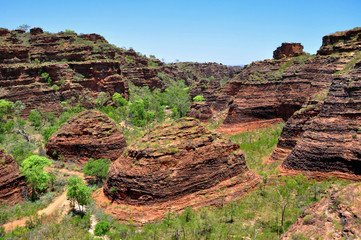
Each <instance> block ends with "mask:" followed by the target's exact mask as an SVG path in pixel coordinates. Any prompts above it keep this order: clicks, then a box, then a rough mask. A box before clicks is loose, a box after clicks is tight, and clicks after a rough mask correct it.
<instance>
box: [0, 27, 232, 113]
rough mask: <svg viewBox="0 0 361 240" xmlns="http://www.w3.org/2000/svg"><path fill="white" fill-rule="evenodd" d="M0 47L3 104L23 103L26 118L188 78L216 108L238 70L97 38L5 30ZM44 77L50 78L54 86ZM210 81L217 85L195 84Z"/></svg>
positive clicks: (195, 92) (0, 30) (0, 31)
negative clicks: (168, 60) (150, 54)
mask: <svg viewBox="0 0 361 240" xmlns="http://www.w3.org/2000/svg"><path fill="white" fill-rule="evenodd" d="M0 43H1V44H0V87H1V90H0V99H5V100H8V101H17V100H21V101H23V103H24V104H25V105H26V108H25V110H24V111H23V112H22V113H21V115H22V116H24V117H26V116H27V115H28V114H29V112H30V110H31V109H34V108H39V107H41V108H42V109H43V110H44V111H47V112H53V113H55V114H59V113H60V112H61V111H62V110H63V109H62V105H61V102H62V101H69V100H70V99H72V98H74V100H75V102H80V103H81V104H83V106H85V107H92V105H91V104H90V103H91V102H93V101H94V100H95V98H96V96H97V95H98V93H99V92H101V91H105V92H109V93H110V94H114V93H115V92H117V93H120V94H121V95H122V96H123V97H124V98H125V99H128V90H129V87H128V86H129V83H133V84H134V85H136V86H138V87H144V86H148V87H149V88H150V89H152V90H153V89H155V88H160V89H165V88H166V87H168V86H167V85H166V83H167V82H168V80H166V78H171V79H184V80H185V82H186V84H187V85H188V86H194V90H193V87H192V89H191V91H190V93H191V95H192V97H194V96H196V95H199V94H202V95H204V97H205V99H206V101H207V103H209V104H211V103H213V102H214V101H215V99H216V98H217V97H216V96H217V94H218V93H219V90H220V81H221V80H222V79H225V80H226V79H229V78H231V77H232V76H233V75H234V74H235V73H236V72H237V71H239V70H237V69H236V68H232V67H228V66H224V65H221V64H216V63H178V64H169V65H166V64H164V63H163V62H162V61H160V60H158V59H155V58H147V57H145V56H143V55H141V54H139V53H137V52H135V51H134V50H132V49H130V50H125V49H121V48H117V47H115V46H114V45H111V44H109V43H108V42H107V41H106V40H105V39H104V37H102V36H100V35H98V34H95V33H92V34H79V35H78V34H76V33H74V32H69V31H67V32H59V33H47V32H43V31H42V29H40V28H33V29H31V30H30V33H26V32H24V31H9V30H7V29H5V28H0ZM43 73H47V74H49V76H50V78H51V81H50V83H49V81H48V80H49V79H45V78H44V77H43V76H42V74H43ZM161 76H163V77H161ZM211 76H214V79H213V80H210V81H208V80H205V81H206V82H205V83H202V84H194V83H197V82H198V81H201V80H204V79H205V78H210V77H211ZM222 81H223V80H222ZM208 82H209V84H208ZM54 85H56V86H55V87H54ZM84 100H87V102H86V103H84V102H83V101H84ZM88 100H89V101H88ZM73 102H74V101H73Z"/></svg>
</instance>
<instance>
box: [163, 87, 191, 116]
mask: <svg viewBox="0 0 361 240" xmlns="http://www.w3.org/2000/svg"><path fill="white" fill-rule="evenodd" d="M188 91H189V87H187V86H186V85H185V83H184V81H172V82H171V83H170V87H169V88H167V89H165V92H164V93H163V101H164V103H165V104H167V105H169V106H170V107H171V109H172V111H173V112H174V117H176V118H179V117H184V116H185V115H186V113H187V111H188V110H189V108H190V106H191V97H190V95H189V93H188Z"/></svg>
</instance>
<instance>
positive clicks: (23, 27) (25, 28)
mask: <svg viewBox="0 0 361 240" xmlns="http://www.w3.org/2000/svg"><path fill="white" fill-rule="evenodd" d="M29 28H30V26H29V25H28V24H22V25H20V26H18V29H20V30H23V31H25V32H26V31H28V29H29Z"/></svg>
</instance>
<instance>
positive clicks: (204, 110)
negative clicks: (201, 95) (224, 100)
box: [187, 103, 213, 121]
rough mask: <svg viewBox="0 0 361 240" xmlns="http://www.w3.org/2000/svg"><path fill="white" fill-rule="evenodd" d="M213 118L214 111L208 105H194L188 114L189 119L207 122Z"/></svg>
mask: <svg viewBox="0 0 361 240" xmlns="http://www.w3.org/2000/svg"><path fill="white" fill-rule="evenodd" d="M212 116H213V112H212V109H211V108H210V107H209V106H208V104H207V103H193V104H192V106H191V109H190V110H189V111H188V112H187V117H192V118H197V119H199V120H201V121H207V120H208V119H210V118H211V117H212Z"/></svg>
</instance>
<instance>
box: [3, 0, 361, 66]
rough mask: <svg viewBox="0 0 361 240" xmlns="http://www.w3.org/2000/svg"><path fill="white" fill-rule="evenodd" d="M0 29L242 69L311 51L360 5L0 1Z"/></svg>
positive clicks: (277, 0) (356, 18)
mask: <svg viewBox="0 0 361 240" xmlns="http://www.w3.org/2000/svg"><path fill="white" fill-rule="evenodd" d="M0 6H1V11H0V23H1V24H0V27H5V28H8V29H16V28H17V27H18V26H19V25H21V24H28V25H30V26H31V27H41V28H43V29H44V30H45V31H49V32H59V31H63V30H65V29H71V30H74V31H75V32H77V33H98V34H100V35H103V36H104V37H105V38H106V39H107V40H108V41H109V42H110V43H112V44H115V45H117V46H118V47H126V48H129V47H132V48H133V49H134V50H135V51H138V52H141V53H144V54H147V55H149V54H154V55H155V56H156V57H157V58H159V59H164V60H165V61H166V62H174V61H175V60H176V59H178V60H180V61H197V62H218V63H223V64H227V65H242V64H248V63H250V62H252V61H256V60H263V59H269V58H272V53H273V51H274V50H275V49H276V48H277V47H278V46H280V45H281V43H282V42H300V43H302V44H303V45H304V47H305V49H304V50H305V51H306V52H309V53H316V51H317V50H318V49H319V47H320V46H321V43H322V36H324V35H327V34H330V33H333V32H336V31H341V30H347V29H351V28H354V27H361V0H303V1H301V0H298V1H296V0H287V1H286V0H284V1H281V0H245V1H242V0H193V1H190V0H167V1H166V0H164V1H163V0H152V1H150V0H149V1H146V0H128V1H122V0H119V1H115V0H112V1H111V0H96V1H95V0H47V1H40V0H23V1H20V0H0Z"/></svg>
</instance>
